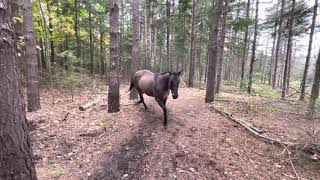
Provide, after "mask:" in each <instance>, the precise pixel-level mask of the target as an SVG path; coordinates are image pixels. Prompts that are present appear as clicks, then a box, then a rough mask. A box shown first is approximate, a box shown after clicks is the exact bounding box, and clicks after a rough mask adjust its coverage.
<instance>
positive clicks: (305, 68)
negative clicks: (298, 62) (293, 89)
mask: <svg viewBox="0 0 320 180" xmlns="http://www.w3.org/2000/svg"><path fill="white" fill-rule="evenodd" d="M317 11H318V0H315V4H314V7H313V17H312V24H311V32H310V37H309V46H308V54H307V57H306V64H305V66H304V72H303V78H302V82H301V93H300V98H299V100H300V101H303V100H304V95H305V91H306V80H307V76H308V69H309V64H310V56H311V49H312V41H313V34H314V29H315V26H316V19H317Z"/></svg>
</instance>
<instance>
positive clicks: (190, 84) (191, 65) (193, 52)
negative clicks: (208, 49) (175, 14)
mask: <svg viewBox="0 0 320 180" xmlns="http://www.w3.org/2000/svg"><path fill="white" fill-rule="evenodd" d="M196 13H197V12H196V0H192V17H191V44H190V62H189V81H188V87H193V82H194V63H195V61H196V34H197V32H196Z"/></svg>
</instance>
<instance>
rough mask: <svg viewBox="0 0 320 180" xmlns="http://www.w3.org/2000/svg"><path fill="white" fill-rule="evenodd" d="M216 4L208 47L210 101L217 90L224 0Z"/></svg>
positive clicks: (208, 89)
mask: <svg viewBox="0 0 320 180" xmlns="http://www.w3.org/2000/svg"><path fill="white" fill-rule="evenodd" d="M213 4H214V16H213V17H214V18H213V22H212V27H211V32H210V38H209V43H210V45H209V49H208V51H209V52H208V56H209V60H208V63H209V64H208V75H207V76H208V77H207V88H206V97H205V102H206V103H210V102H213V101H214V91H215V77H216V65H217V60H218V58H217V55H218V49H219V42H218V34H219V23H220V19H221V13H222V8H221V7H222V6H223V0H213Z"/></svg>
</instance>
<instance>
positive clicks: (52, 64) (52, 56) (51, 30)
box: [47, 1, 55, 73]
mask: <svg viewBox="0 0 320 180" xmlns="http://www.w3.org/2000/svg"><path fill="white" fill-rule="evenodd" d="M50 6H51V4H49V2H48V1H47V9H48V13H49V35H50V38H49V39H50V62H51V66H52V69H51V70H52V73H54V67H55V57H54V55H55V53H54V42H53V27H52V17H51V8H50Z"/></svg>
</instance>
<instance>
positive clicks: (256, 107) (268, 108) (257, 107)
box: [248, 104, 278, 113]
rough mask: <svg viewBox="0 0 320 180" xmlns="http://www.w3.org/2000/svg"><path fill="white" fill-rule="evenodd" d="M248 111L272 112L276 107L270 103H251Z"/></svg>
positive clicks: (276, 110)
mask: <svg viewBox="0 0 320 180" xmlns="http://www.w3.org/2000/svg"><path fill="white" fill-rule="evenodd" d="M248 109H249V111H252V112H255V113H274V112H278V108H277V107H276V106H274V105H272V104H252V105H249V106H248Z"/></svg>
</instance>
